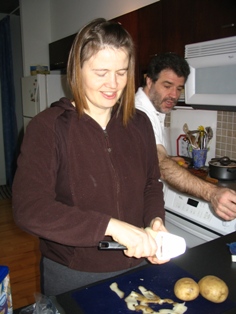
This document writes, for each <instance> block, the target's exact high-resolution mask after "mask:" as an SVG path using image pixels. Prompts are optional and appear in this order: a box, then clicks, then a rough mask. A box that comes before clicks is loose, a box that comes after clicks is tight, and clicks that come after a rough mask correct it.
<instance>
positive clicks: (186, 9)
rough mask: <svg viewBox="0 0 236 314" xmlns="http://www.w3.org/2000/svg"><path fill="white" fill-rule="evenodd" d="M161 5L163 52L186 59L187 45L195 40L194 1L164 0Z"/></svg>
mask: <svg viewBox="0 0 236 314" xmlns="http://www.w3.org/2000/svg"><path fill="white" fill-rule="evenodd" d="M206 1H207V0H206ZM161 4H162V42H163V52H175V53H177V54H179V55H181V56H182V57H184V47H185V45H187V44H190V43H192V40H193V29H194V26H195V25H194V23H193V9H194V8H193V0H163V1H161Z"/></svg>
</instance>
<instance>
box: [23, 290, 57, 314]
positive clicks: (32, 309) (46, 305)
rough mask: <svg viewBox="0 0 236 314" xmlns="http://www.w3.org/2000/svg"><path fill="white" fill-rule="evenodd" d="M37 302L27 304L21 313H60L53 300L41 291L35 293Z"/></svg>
mask: <svg viewBox="0 0 236 314" xmlns="http://www.w3.org/2000/svg"><path fill="white" fill-rule="evenodd" d="M34 296H35V304H32V305H30V306H27V307H26V308H24V309H22V310H21V311H20V314H60V313H59V312H58V311H57V309H56V307H55V305H54V304H53V303H52V301H51V300H50V299H49V298H48V297H46V296H45V295H42V294H40V293H35V294H34Z"/></svg>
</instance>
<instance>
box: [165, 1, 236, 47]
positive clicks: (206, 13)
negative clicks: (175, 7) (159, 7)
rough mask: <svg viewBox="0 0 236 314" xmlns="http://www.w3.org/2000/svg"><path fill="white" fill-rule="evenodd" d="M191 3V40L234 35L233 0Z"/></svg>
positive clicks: (234, 2) (234, 14)
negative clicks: (192, 25)
mask: <svg viewBox="0 0 236 314" xmlns="http://www.w3.org/2000/svg"><path fill="white" fill-rule="evenodd" d="M164 1H166V0H164ZM193 5H194V34H193V42H201V41H207V40H213V39H218V38H224V37H230V36H236V1H235V0H207V1H206V0H195V1H194V2H193Z"/></svg>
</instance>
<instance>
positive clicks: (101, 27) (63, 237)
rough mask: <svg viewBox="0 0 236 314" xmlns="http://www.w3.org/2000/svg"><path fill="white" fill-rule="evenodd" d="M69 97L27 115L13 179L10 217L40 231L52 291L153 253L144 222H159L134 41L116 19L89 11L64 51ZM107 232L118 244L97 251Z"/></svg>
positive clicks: (45, 278) (44, 272)
mask: <svg viewBox="0 0 236 314" xmlns="http://www.w3.org/2000/svg"><path fill="white" fill-rule="evenodd" d="M67 73H68V81H69V84H70V87H71V90H72V94H73V101H70V100H69V99H66V98H62V99H60V100H59V101H58V102H56V103H53V104H52V106H51V108H49V109H46V110H45V111H44V112H41V113H40V114H38V115H37V116H36V117H35V118H34V119H33V120H32V121H31V123H30V124H29V125H28V128H27V131H26V134H25V137H24V141H23V144H22V148H21V155H20V156H19V159H18V169H17V173H16V175H15V179H14V184H13V208H14V217H15V221H16V223H17V224H18V225H19V226H20V227H21V228H22V229H24V230H25V231H27V232H29V233H31V234H33V235H36V236H38V237H39V238H40V249H41V253H42V261H41V282H42V292H43V293H44V294H46V295H55V294H59V293H62V292H65V291H68V290H71V289H75V288H78V287H80V286H83V285H86V284H89V283H92V282H95V281H98V280H101V279H104V278H109V277H111V276H114V275H117V274H120V273H121V272H124V271H127V270H130V269H132V268H134V267H137V266H139V265H141V264H142V263H143V262H144V261H145V258H147V259H148V260H149V261H150V262H151V263H161V261H158V259H157V258H156V256H155V252H156V250H157V244H156V242H155V240H154V238H153V237H152V236H151V234H150V233H149V232H148V231H147V230H145V229H144V228H145V227H148V226H150V227H151V228H152V229H153V230H155V231H158V230H164V231H166V229H165V227H164V225H163V222H162V221H163V220H164V207H163V195H162V185H161V183H160V182H159V181H158V178H159V177H160V173H159V169H158V168H157V164H158V163H157V160H156V158H157V157H156V147H155V141H154V135H153V131H152V126H151V124H150V122H149V120H148V118H147V117H146V115H145V114H143V113H141V112H139V111H137V112H135V109H134V46H133V42H132V39H131V37H130V35H129V34H128V33H127V32H126V31H125V30H124V29H123V27H122V26H121V25H120V24H117V23H113V22H108V21H106V20H104V19H97V20H94V21H92V22H91V23H90V24H88V25H87V26H85V27H84V28H83V29H82V30H81V31H80V32H79V33H78V35H77V36H76V38H75V40H74V43H73V46H72V48H71V52H70V56H69V61H68V72H67ZM101 240H115V241H118V242H119V243H121V244H123V245H125V246H126V247H127V250H125V251H106V252H104V251H99V250H98V248H97V247H98V243H99V241H101Z"/></svg>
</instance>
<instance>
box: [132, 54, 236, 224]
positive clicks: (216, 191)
mask: <svg viewBox="0 0 236 314" xmlns="http://www.w3.org/2000/svg"><path fill="white" fill-rule="evenodd" d="M189 73H190V69H189V66H188V63H187V61H186V60H185V59H183V58H182V57H180V56H178V55H176V54H174V53H163V54H161V55H159V56H155V57H153V58H152V60H151V61H150V63H149V65H148V68H147V75H146V82H145V86H144V87H143V88H142V87H140V88H139V89H138V91H137V93H136V95H135V106H136V108H137V109H140V110H142V111H144V112H145V113H146V114H147V115H148V117H149V119H150V121H151V123H152V126H153V130H154V133H155V138H156V145H157V154H158V159H159V166H160V170H161V176H162V179H163V180H164V181H165V182H167V183H168V184H169V185H171V186H173V187H174V188H176V189H177V190H179V191H181V192H185V193H188V194H191V195H194V196H196V197H199V198H202V199H204V200H206V201H207V202H211V204H212V206H213V209H214V210H215V213H216V214H217V215H218V216H219V217H221V218H222V219H225V220H233V219H234V218H236V192H235V191H233V190H230V189H226V188H221V187H217V186H216V185H214V184H211V183H209V182H206V181H203V180H202V179H200V178H197V177H195V176H194V175H192V174H191V173H190V172H189V171H187V170H186V169H184V167H181V166H180V165H179V164H178V163H177V162H176V161H180V158H179V157H170V156H168V153H167V150H166V147H167V143H166V141H165V136H164V119H165V115H166V113H169V112H170V111H171V110H172V109H173V108H174V106H175V105H176V103H177V101H178V99H179V97H180V94H181V91H182V89H183V87H184V84H185V82H186V80H187V78H188V75H189Z"/></svg>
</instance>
